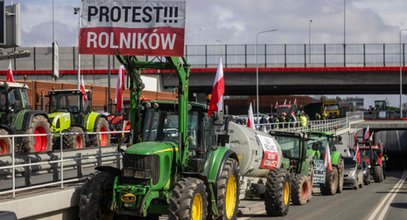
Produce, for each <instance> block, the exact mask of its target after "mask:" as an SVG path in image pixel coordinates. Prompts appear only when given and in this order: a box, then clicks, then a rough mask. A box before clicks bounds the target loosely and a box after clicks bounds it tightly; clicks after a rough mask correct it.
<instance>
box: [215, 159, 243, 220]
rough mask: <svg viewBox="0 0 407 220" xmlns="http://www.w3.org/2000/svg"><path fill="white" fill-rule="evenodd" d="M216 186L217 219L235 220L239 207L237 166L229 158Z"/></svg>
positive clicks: (233, 160)
mask: <svg viewBox="0 0 407 220" xmlns="http://www.w3.org/2000/svg"><path fill="white" fill-rule="evenodd" d="M216 184H217V196H216V204H217V206H218V211H219V216H218V219H224V220H228V219H236V218H237V211H238V205H239V165H238V163H237V161H236V160H235V159H232V158H229V159H228V160H227V161H226V163H225V164H224V166H223V169H222V171H221V173H220V175H219V178H218V180H217V181H216Z"/></svg>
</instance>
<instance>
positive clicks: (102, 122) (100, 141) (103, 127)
mask: <svg viewBox="0 0 407 220" xmlns="http://www.w3.org/2000/svg"><path fill="white" fill-rule="evenodd" d="M107 131H110V130H109V122H107V120H106V119H105V118H102V117H100V118H98V119H97V120H96V123H95V132H107ZM91 144H92V145H95V146H101V147H107V146H109V145H110V134H97V135H92V136H91Z"/></svg>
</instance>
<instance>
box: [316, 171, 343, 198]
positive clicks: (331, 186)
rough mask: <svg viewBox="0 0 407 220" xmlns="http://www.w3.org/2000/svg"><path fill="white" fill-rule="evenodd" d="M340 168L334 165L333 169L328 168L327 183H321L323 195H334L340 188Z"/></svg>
mask: <svg viewBox="0 0 407 220" xmlns="http://www.w3.org/2000/svg"><path fill="white" fill-rule="evenodd" d="M338 177H339V175H338V168H337V167H333V168H332V171H329V170H328V169H327V171H326V176H325V184H321V185H320V190H321V194H322V195H334V194H335V193H336V191H337V190H338V183H339V180H338Z"/></svg>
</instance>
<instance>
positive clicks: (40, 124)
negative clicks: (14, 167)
mask: <svg viewBox="0 0 407 220" xmlns="http://www.w3.org/2000/svg"><path fill="white" fill-rule="evenodd" d="M26 133H27V134H36V135H39V134H41V135H45V134H47V136H30V137H26V138H24V144H25V145H24V148H23V150H24V151H26V152H35V153H40V152H46V151H50V150H52V141H51V139H52V137H51V128H50V124H49V122H48V119H47V118H45V116H43V115H36V116H34V118H33V120H32V121H31V123H30V127H29V128H28V130H27V131H26Z"/></svg>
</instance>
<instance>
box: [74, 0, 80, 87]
mask: <svg viewBox="0 0 407 220" xmlns="http://www.w3.org/2000/svg"><path fill="white" fill-rule="evenodd" d="M73 10H74V12H73V13H74V14H75V15H78V89H81V54H80V53H79V41H80V31H81V14H80V10H81V9H80V8H79V7H75V8H73Z"/></svg>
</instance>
